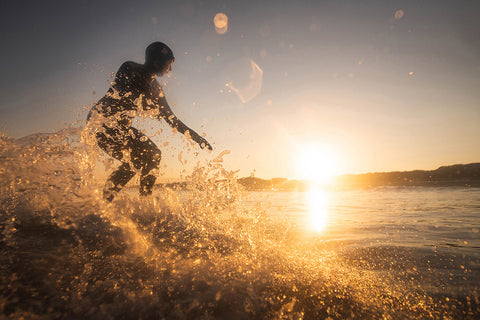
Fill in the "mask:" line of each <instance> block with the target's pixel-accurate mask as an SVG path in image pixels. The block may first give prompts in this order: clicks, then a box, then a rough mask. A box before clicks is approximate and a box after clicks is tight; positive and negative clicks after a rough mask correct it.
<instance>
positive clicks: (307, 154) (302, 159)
mask: <svg viewBox="0 0 480 320" xmlns="http://www.w3.org/2000/svg"><path fill="white" fill-rule="evenodd" d="M339 169H340V168H339V162H338V157H337V156H336V154H335V152H334V151H333V149H332V148H330V147H328V146H322V145H320V144H311V145H307V146H303V147H301V148H300V149H299V150H298V152H297V165H296V171H297V176H298V177H299V178H300V179H303V180H311V181H312V182H316V183H328V182H330V181H331V180H332V178H333V177H334V176H336V175H337V174H338V173H339Z"/></svg>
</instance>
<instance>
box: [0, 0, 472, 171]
mask: <svg viewBox="0 0 480 320" xmlns="http://www.w3.org/2000/svg"><path fill="white" fill-rule="evenodd" d="M218 13H223V14H224V15H225V16H226V17H227V18H228V23H227V24H226V25H225V26H224V27H223V29H222V28H218V26H217V28H216V27H215V23H214V17H215V16H216V15H217V14H218ZM479 16H480V2H479V1H441V0H425V1H386V0H379V1H348V0H344V1H339V0H337V1H333V0H331V1H322V0H316V1H315V0H311V1H307V0H304V1H233V0H232V1H213V0H212V1H208V0H203V1H198V0H185V1H182V0H179V1H169V2H167V1H159V0H157V1H135V2H134V1H120V0H117V1H80V0H78V1H2V3H1V4H0V27H1V28H0V30H2V31H1V33H0V37H1V43H2V50H0V61H2V76H1V77H0V82H1V83H0V129H1V131H3V132H6V134H7V135H9V136H12V137H14V138H19V137H22V136H25V135H29V134H33V133H37V132H54V131H57V130H60V129H62V128H63V127H65V126H66V125H68V124H70V123H72V122H74V121H77V120H80V121H81V122H80V124H81V123H82V121H83V122H84V119H85V117H86V113H87V112H88V109H89V108H90V107H91V106H92V105H93V104H94V103H95V101H96V100H98V99H100V98H101V97H102V96H103V95H104V94H105V92H106V90H107V89H108V87H109V84H110V82H111V81H112V79H113V78H112V77H113V75H114V74H115V72H116V71H117V69H118V67H119V66H120V65H121V64H122V63H123V62H124V61H136V62H139V63H143V59H144V50H145V48H146V46H147V45H148V44H150V43H151V42H154V41H162V42H164V43H166V44H167V45H169V46H170V47H171V48H172V50H173V51H174V54H175V57H176V60H175V63H174V65H173V70H172V72H171V73H170V75H169V76H168V77H163V78H159V79H158V80H159V82H160V83H161V84H162V86H163V87H164V90H165V93H166V97H167V100H168V101H169V103H170V105H171V106H172V109H173V111H174V112H175V114H176V115H177V116H179V117H180V118H181V119H182V120H183V121H184V122H185V123H186V124H187V125H188V126H190V127H191V128H192V129H194V130H196V131H198V132H201V133H203V132H204V133H206V135H207V139H208V140H209V141H210V142H211V143H212V144H213V145H214V151H213V152H212V153H211V154H204V153H205V152H204V151H199V150H192V149H189V148H188V147H187V146H186V144H185V142H184V141H183V140H182V139H181V137H179V135H176V136H172V134H171V131H170V130H169V129H168V127H167V126H166V125H165V123H161V122H159V121H146V122H145V121H139V122H138V123H137V124H136V125H137V126H139V127H141V128H145V129H146V130H147V132H149V134H155V135H154V137H153V138H152V139H153V140H154V141H155V142H156V143H157V144H158V145H159V146H161V147H162V150H163V159H164V160H163V161H164V163H165V164H167V168H165V171H166V173H165V177H174V176H175V175H176V174H178V171H179V170H180V169H181V168H182V166H183V169H182V170H186V171H188V170H189V169H188V165H192V164H193V163H195V161H197V158H196V157H195V156H192V154H196V153H194V152H198V153H199V154H200V156H199V157H200V158H201V159H208V157H214V156H216V155H217V154H219V153H221V152H222V151H224V150H229V151H230V154H228V155H226V156H225V157H224V161H225V162H224V163H225V167H226V168H228V169H229V170H239V172H238V175H239V176H248V175H250V174H255V175H256V176H258V177H262V178H273V177H287V178H306V177H308V175H309V172H312V171H314V170H315V169H314V166H315V164H313V165H311V167H306V169H307V170H305V167H304V168H303V169H302V168H300V167H302V166H304V164H302V163H304V162H302V161H303V160H304V158H305V157H307V158H308V157H310V158H312V159H313V160H314V161H313V162H314V163H316V164H317V167H322V168H324V169H323V170H330V171H331V172H333V173H335V174H343V173H363V172H376V171H394V170H413V169H427V170H428V169H435V168H437V167H439V166H442V165H450V164H455V163H471V162H479V161H480V143H479V141H480V90H478V88H480V19H478V17H479ZM217 23H218V21H217ZM159 129H163V131H162V133H159V134H158V130H159ZM166 142H168V143H169V146H168V147H165V148H164V145H165V143H166ZM308 150H316V152H314V153H311V152H310V153H308ZM180 152H181V154H180ZM202 157H203V158H202ZM302 157H303V158H302ZM302 159H303V160H302ZM180 160H181V161H182V162H183V165H180ZM185 161H187V163H188V164H187V165H186V166H187V167H185V163H184V162H185ZM179 165H180V167H179ZM325 168H328V169H325Z"/></svg>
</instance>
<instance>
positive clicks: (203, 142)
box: [189, 131, 213, 150]
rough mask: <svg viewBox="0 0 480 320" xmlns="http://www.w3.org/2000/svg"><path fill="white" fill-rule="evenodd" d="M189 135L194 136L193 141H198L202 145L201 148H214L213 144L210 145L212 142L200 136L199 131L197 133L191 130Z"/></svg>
mask: <svg viewBox="0 0 480 320" xmlns="http://www.w3.org/2000/svg"><path fill="white" fill-rule="evenodd" d="M189 136H190V137H191V138H192V140H193V141H195V142H196V143H198V145H199V146H200V148H202V149H205V148H207V149H208V150H213V148H212V146H211V145H210V143H208V141H207V140H206V139H205V138H204V137H202V136H200V135H199V134H198V133H196V132H195V131H193V132H189Z"/></svg>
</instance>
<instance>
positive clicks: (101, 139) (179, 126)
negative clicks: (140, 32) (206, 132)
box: [87, 42, 212, 201]
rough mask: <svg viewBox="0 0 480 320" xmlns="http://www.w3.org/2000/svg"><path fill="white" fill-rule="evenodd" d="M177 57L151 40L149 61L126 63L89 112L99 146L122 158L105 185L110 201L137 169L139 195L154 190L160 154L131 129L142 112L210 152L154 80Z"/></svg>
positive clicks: (165, 70) (206, 143) (104, 194)
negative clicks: (182, 119)
mask: <svg viewBox="0 0 480 320" xmlns="http://www.w3.org/2000/svg"><path fill="white" fill-rule="evenodd" d="M174 61H175V57H174V56H173V52H172V50H171V49H170V48H169V47H168V46H167V45H165V44H164V43H161V42H154V43H152V44H150V45H149V46H148V47H147V49H146V51H145V63H144V64H138V63H135V62H131V61H127V62H125V63H123V64H122V65H121V66H120V69H118V72H117V74H116V75H115V79H114V81H113V82H112V84H111V86H110V88H109V89H108V91H107V93H106V95H105V96H104V97H103V98H101V99H100V100H99V101H98V102H97V103H96V104H95V105H94V106H93V107H92V109H91V110H90V112H89V114H88V117H87V122H88V124H89V125H90V126H92V127H93V128H94V129H95V138H96V141H97V144H98V146H99V147H100V148H101V149H102V150H103V151H105V152H106V153H107V154H108V155H110V156H111V157H113V158H115V159H117V160H120V161H121V162H122V163H121V165H120V166H119V167H118V168H117V169H116V170H115V171H114V172H113V173H112V174H111V175H110V177H109V178H108V179H107V182H106V184H105V187H104V189H103V197H104V198H105V199H106V200H107V201H112V200H113V198H114V197H115V195H116V194H117V193H118V192H119V191H120V190H121V189H122V188H123V187H124V186H125V185H126V184H127V183H128V181H130V179H132V178H133V177H134V176H135V173H136V172H137V171H138V172H140V195H143V196H145V195H149V194H151V193H152V189H153V185H154V184H155V180H156V176H155V174H154V170H156V169H158V168H159V166H160V159H161V152H160V150H159V149H158V147H157V146H156V145H155V144H154V143H153V141H152V140H150V139H149V138H148V137H147V136H146V135H144V134H143V133H142V132H140V131H139V130H138V129H136V128H134V127H132V119H133V118H134V117H135V116H136V115H137V114H138V112H147V113H148V114H150V115H153V116H154V117H156V118H158V119H164V120H165V121H166V122H167V123H168V124H169V125H170V126H171V127H172V128H173V129H174V130H177V131H179V132H181V133H182V134H184V135H185V136H186V137H187V139H192V140H193V141H195V142H196V143H198V144H199V145H200V147H201V148H202V149H203V148H207V149H209V150H212V146H211V145H210V144H209V143H208V142H207V140H205V139H204V138H203V137H201V136H200V135H199V134H197V133H196V132H195V131H193V130H192V129H190V128H189V127H187V126H186V125H185V124H184V123H183V122H182V121H180V120H179V119H178V118H177V117H176V116H175V114H174V113H173V112H172V109H171V108H170V106H169V105H168V103H167V100H166V99H165V95H164V93H163V90H162V87H161V86H160V84H159V83H158V82H157V80H156V79H155V77H156V76H164V75H166V74H167V73H168V72H169V71H170V70H171V68H172V64H173V62H174Z"/></svg>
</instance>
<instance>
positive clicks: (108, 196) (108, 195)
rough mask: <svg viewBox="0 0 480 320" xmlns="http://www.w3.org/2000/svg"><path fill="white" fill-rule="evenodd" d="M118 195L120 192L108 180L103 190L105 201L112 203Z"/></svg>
mask: <svg viewBox="0 0 480 320" xmlns="http://www.w3.org/2000/svg"><path fill="white" fill-rule="evenodd" d="M117 193H118V190H117V188H116V187H115V185H114V184H113V183H112V182H111V181H110V180H107V182H106V183H105V187H104V188H103V199H105V200H106V201H108V202H112V201H113V198H115V195H116V194H117Z"/></svg>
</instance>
